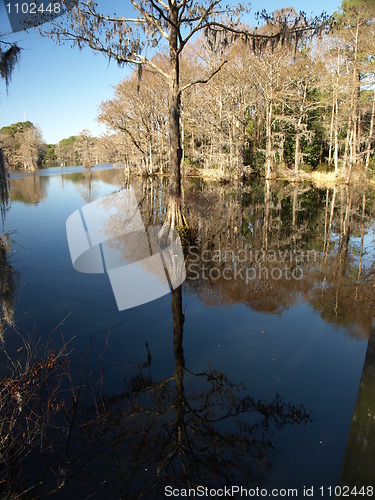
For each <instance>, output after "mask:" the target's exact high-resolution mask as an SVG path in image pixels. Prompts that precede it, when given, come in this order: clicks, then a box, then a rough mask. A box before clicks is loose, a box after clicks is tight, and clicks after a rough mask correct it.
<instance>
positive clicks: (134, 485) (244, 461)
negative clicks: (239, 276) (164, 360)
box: [86, 287, 311, 498]
mask: <svg viewBox="0 0 375 500" xmlns="http://www.w3.org/2000/svg"><path fill="white" fill-rule="evenodd" d="M172 315H173V352H174V366H175V368H174V373H173V375H171V376H169V377H167V378H164V379H162V380H158V381H154V380H153V377H152V375H151V364H152V356H151V353H150V351H148V361H147V362H146V363H145V364H144V365H143V366H141V367H139V371H138V373H137V374H136V375H135V376H134V377H133V378H132V379H131V380H129V381H128V383H127V387H126V390H124V392H123V393H122V394H118V395H114V396H111V397H109V398H104V399H103V405H104V407H105V408H106V416H105V418H104V419H103V420H102V421H101V424H100V441H101V443H100V444H98V446H99V449H100V450H107V451H105V452H104V453H103V452H102V451H100V456H101V463H102V467H103V469H102V471H101V476H102V477H105V485H102V491H103V493H101V494H103V495H105V491H107V489H108V491H109V490H110V491H111V494H112V495H113V496H114V497H119V498H120V497H122V498H140V497H145V498H154V496H155V495H162V494H163V492H164V487H165V486H166V485H172V486H176V487H180V488H183V487H189V486H191V487H192V486H196V485H199V484H200V485H204V486H215V487H218V486H225V485H232V484H246V485H248V486H249V487H250V486H251V485H259V484H261V481H264V480H265V478H266V477H267V472H268V471H269V469H270V467H271V466H272V456H273V453H274V452H275V451H276V449H277V435H276V431H278V430H281V429H282V428H283V427H284V426H285V425H288V424H289V425H291V424H302V423H307V422H309V421H310V420H311V415H310V414H309V413H308V412H307V411H306V409H305V408H304V407H303V406H302V405H292V404H290V403H287V402H284V401H283V400H282V399H281V397H279V396H278V395H276V396H275V398H274V399H273V400H271V401H262V400H259V399H257V398H256V397H253V396H252V395H250V394H249V393H247V391H246V389H245V387H244V386H243V385H242V384H237V383H234V382H232V381H230V380H229V379H228V377H227V376H226V375H225V374H224V373H222V372H220V371H216V370H215V369H214V368H211V367H208V369H207V371H204V372H201V373H193V372H192V371H190V370H189V368H188V367H187V366H186V363H185V357H184V351H183V324H184V314H183V310H182V288H181V287H179V288H178V289H176V290H174V291H173V292H172ZM147 348H148V347H147ZM94 427H95V425H94ZM94 427H93V428H90V427H89V428H88V429H86V431H87V432H88V434H89V435H92V434H93V433H96V432H95V428H94ZM104 463H105V465H104Z"/></svg>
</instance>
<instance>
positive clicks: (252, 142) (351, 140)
mask: <svg viewBox="0 0 375 500" xmlns="http://www.w3.org/2000/svg"><path fill="white" fill-rule="evenodd" d="M295 15H296V14H295V11H294V10H293V9H284V10H282V11H279V12H276V13H274V18H275V19H277V18H283V20H284V21H285V20H286V21H287V22H290V23H292V20H293V18H294V17H295ZM374 16H375V4H373V2H370V1H367V0H344V1H343V3H342V8H341V10H340V12H339V13H337V14H336V15H335V16H334V18H333V19H334V21H332V23H331V27H330V29H329V31H328V32H327V33H326V34H324V35H323V36H322V37H321V38H320V39H315V40H314V41H313V42H311V40H310V41H309V42H307V41H305V42H303V43H302V44H301V43H300V44H299V46H298V48H297V49H296V48H295V47H290V46H287V45H278V46H277V47H276V48H271V47H265V48H263V49H262V50H261V51H258V52H257V51H255V52H254V51H252V50H249V48H248V46H247V45H246V44H245V43H243V42H241V41H237V42H236V43H231V44H225V43H224V41H223V40H220V39H219V36H217V37H216V38H215V39H213V38H212V37H211V38H209V37H202V38H200V39H199V40H197V41H196V43H195V45H194V46H193V47H192V48H191V49H190V50H189V52H187V53H185V54H184V58H183V59H182V61H181V66H182V68H183V71H181V74H182V75H184V78H185V79H186V80H187V81H191V80H192V79H196V78H199V76H200V75H202V74H203V75H204V74H205V72H206V73H207V74H210V73H212V70H213V68H215V67H217V64H218V61H220V60H222V59H223V57H225V59H226V61H227V63H226V64H225V65H224V67H223V68H222V69H221V71H220V72H218V73H217V74H216V75H215V76H214V78H212V79H211V80H210V81H209V82H207V83H205V84H202V85H195V86H192V87H191V88H189V89H187V90H185V92H184V94H183V101H182V124H181V126H182V130H183V143H184V159H185V165H186V164H190V165H194V166H197V167H201V168H216V169H219V170H220V171H221V172H222V173H226V172H229V173H238V174H241V173H242V171H243V169H245V171H247V170H249V169H250V170H251V171H255V172H257V173H261V174H263V175H265V176H266V177H267V178H269V177H272V176H274V175H275V174H276V173H277V172H280V171H285V169H288V170H292V172H294V173H298V171H299V170H300V168H301V167H302V168H304V169H308V170H311V169H317V168H324V169H325V170H326V169H330V170H333V171H334V172H335V173H336V174H340V173H341V174H342V175H345V177H349V176H350V173H351V170H352V168H353V166H362V167H363V168H364V169H366V170H367V171H368V173H370V172H372V171H373V170H374V167H375V164H374V160H373V146H374V140H373V135H374V112H375V99H374V83H375V82H374V75H375V66H374V53H375V37H374V35H375V22H374V21H375V19H374ZM263 29H264V31H265V32H266V31H267V30H272V26H269V25H267V26H266V27H264V28H263ZM157 59H158V61H157V62H158V66H159V67H160V65H162V64H163V56H162V55H159V56H157ZM165 64H166V65H167V60H166V61H165ZM202 80H204V77H203V78H202ZM167 97H168V96H167V89H166V88H165V85H163V79H162V76H160V74H158V73H155V72H153V71H152V70H147V71H144V72H143V75H142V77H141V78H140V75H139V73H134V74H133V75H132V76H131V77H130V78H129V79H127V80H125V81H123V82H122V83H120V84H119V85H118V86H117V88H116V90H115V97H114V99H112V100H110V101H107V102H104V103H102V104H101V107H100V115H99V121H100V122H102V123H105V124H106V125H107V126H108V127H109V128H110V129H111V130H112V131H113V132H116V133H118V134H119V137H121V138H122V140H123V141H126V143H127V147H126V148H125V150H126V152H127V158H125V160H129V161H131V162H132V163H137V164H139V163H141V164H142V166H143V168H144V169H146V170H147V171H149V172H153V171H155V170H159V171H161V170H164V168H165V167H167V166H168V154H167V147H166V144H168V142H167V138H168V119H167V118H168V115H167V113H168V105H167ZM323 166H324V167H323Z"/></svg>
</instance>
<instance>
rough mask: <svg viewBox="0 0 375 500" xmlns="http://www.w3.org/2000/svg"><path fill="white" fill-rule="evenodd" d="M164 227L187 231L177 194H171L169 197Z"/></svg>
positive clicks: (187, 226)
mask: <svg viewBox="0 0 375 500" xmlns="http://www.w3.org/2000/svg"><path fill="white" fill-rule="evenodd" d="M164 227H167V228H172V229H176V230H177V231H178V232H180V230H185V231H187V230H188V229H189V225H188V223H187V220H186V217H185V215H184V213H183V210H182V202H181V198H180V197H179V196H171V197H170V199H169V203H168V207H167V216H166V218H165V221H164Z"/></svg>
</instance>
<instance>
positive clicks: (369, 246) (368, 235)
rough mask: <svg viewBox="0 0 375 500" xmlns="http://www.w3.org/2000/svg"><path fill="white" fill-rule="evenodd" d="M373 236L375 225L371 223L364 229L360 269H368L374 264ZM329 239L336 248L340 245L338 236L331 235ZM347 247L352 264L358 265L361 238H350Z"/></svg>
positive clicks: (374, 234) (336, 234)
mask: <svg viewBox="0 0 375 500" xmlns="http://www.w3.org/2000/svg"><path fill="white" fill-rule="evenodd" d="M374 236H375V223H374V222H372V223H371V224H370V226H366V227H365V234H364V237H363V255H362V269H367V270H368V269H370V268H371V266H372V265H373V264H374V262H375V245H374ZM330 239H331V241H332V242H334V243H335V245H336V246H338V245H339V243H340V234H338V233H332V234H331V237H330ZM349 245H350V247H351V252H350V257H351V259H352V262H353V263H354V264H357V265H359V260H360V250H361V236H351V237H350V240H349Z"/></svg>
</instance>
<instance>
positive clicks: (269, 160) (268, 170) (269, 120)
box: [266, 102, 272, 179]
mask: <svg viewBox="0 0 375 500" xmlns="http://www.w3.org/2000/svg"><path fill="white" fill-rule="evenodd" d="M271 128H272V102H270V103H269V104H268V108H267V117H266V179H269V178H270V177H271V170H272V130H271Z"/></svg>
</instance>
